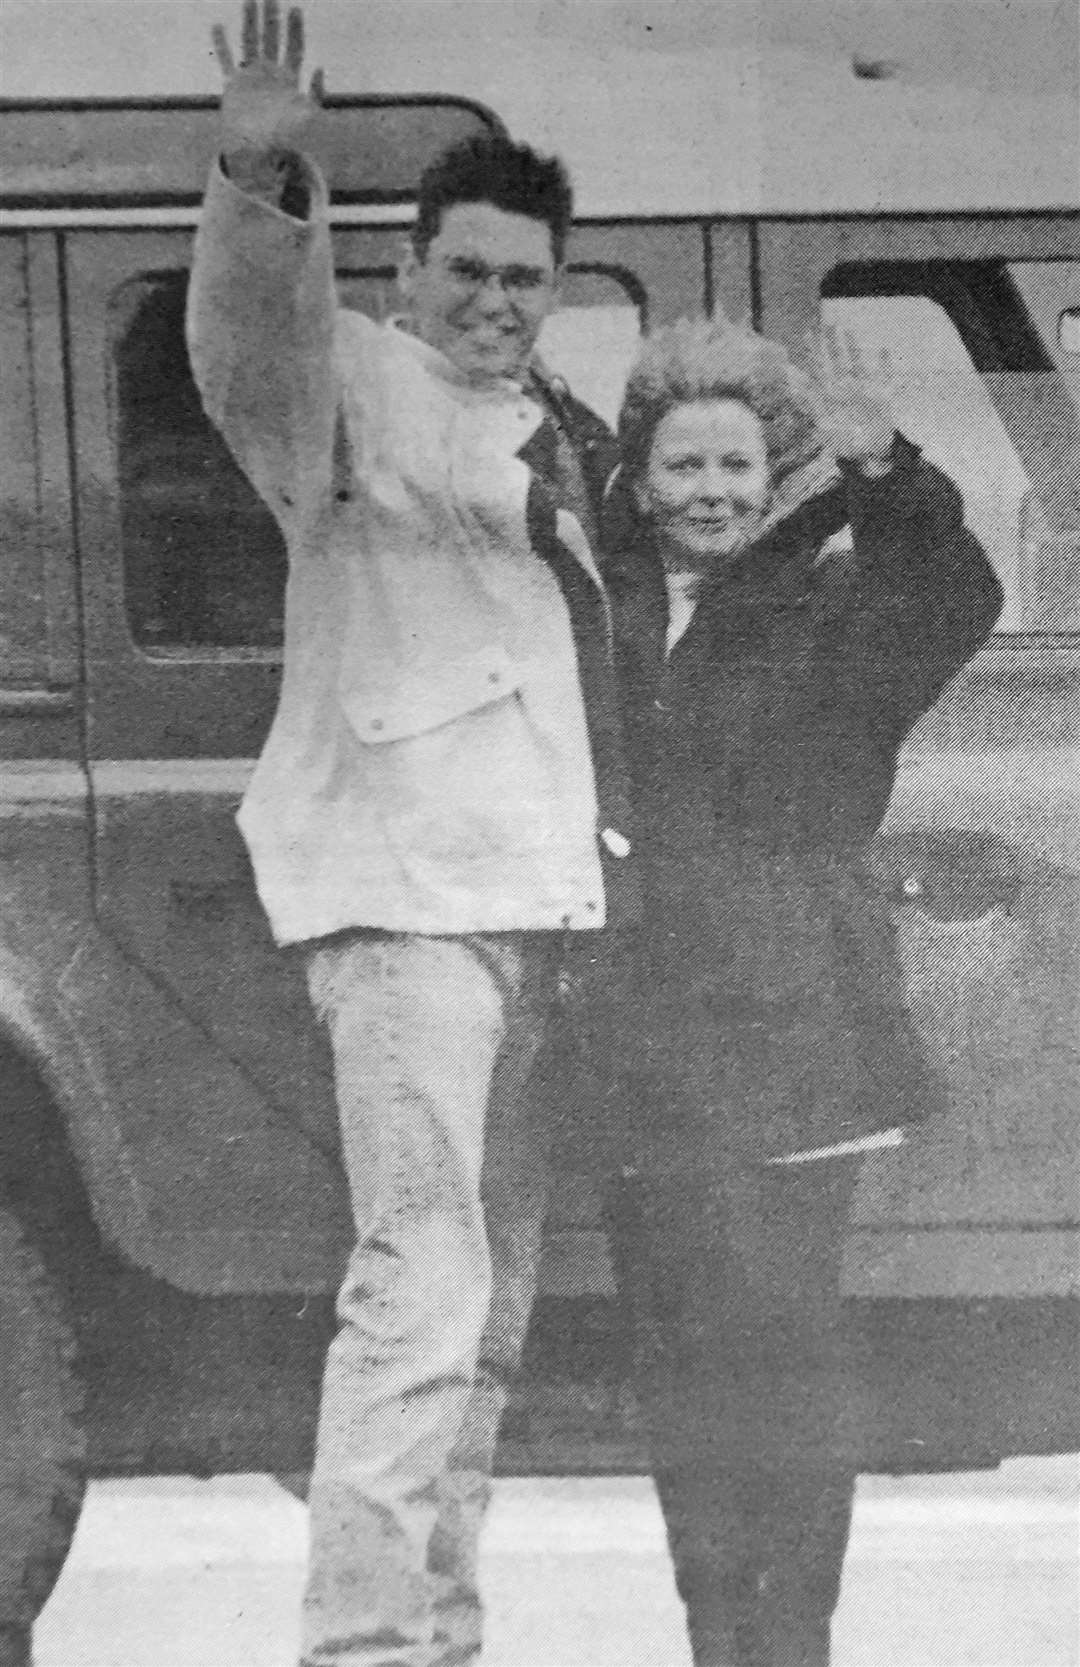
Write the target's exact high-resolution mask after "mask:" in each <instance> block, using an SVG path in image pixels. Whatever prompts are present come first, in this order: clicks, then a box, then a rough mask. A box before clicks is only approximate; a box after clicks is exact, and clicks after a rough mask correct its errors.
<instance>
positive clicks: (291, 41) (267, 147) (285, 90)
mask: <svg viewBox="0 0 1080 1667" xmlns="http://www.w3.org/2000/svg"><path fill="white" fill-rule="evenodd" d="M212 39H213V43H214V51H215V53H216V54H217V59H218V63H219V64H220V65H221V71H222V74H223V75H224V77H225V87H224V91H223V92H222V96H221V127H222V136H221V148H222V152H223V153H224V156H225V162H226V166H227V167H228V169H229V173H230V175H231V176H232V177H233V178H234V179H235V180H236V182H237V184H239V185H246V184H251V185H254V186H256V187H258V186H265V185H266V184H268V183H269V176H268V170H270V169H272V168H273V165H274V161H275V159H276V158H278V157H280V156H281V154H282V153H283V152H286V151H297V150H303V149H304V148H305V144H306V141H307V138H308V135H309V132H310V129H311V124H312V121H313V118H314V117H315V115H316V113H317V112H318V109H319V106H320V104H321V103H322V98H323V76H322V70H316V71H315V73H314V75H313V76H312V77H311V82H310V85H309V87H308V90H307V91H306V92H305V91H304V90H303V89H302V88H301V85H300V71H301V67H302V65H303V61H304V16H303V13H302V11H301V10H300V8H299V6H293V7H291V8H290V9H289V13H288V16H287V17H286V20H285V39H284V52H283V51H282V33H281V4H280V0H263V5H262V8H261V16H260V7H259V5H258V0H244V11H243V20H242V23H241V33H240V63H239V65H237V63H236V61H235V59H234V57H233V54H232V50H231V48H230V46H229V40H228V36H227V35H226V33H225V30H224V28H223V27H222V25H221V24H220V23H219V24H217V25H215V27H214V29H213V32H212Z"/></svg>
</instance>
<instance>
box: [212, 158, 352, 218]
mask: <svg viewBox="0 0 1080 1667" xmlns="http://www.w3.org/2000/svg"><path fill="white" fill-rule="evenodd" d="M274 176H275V184H274V187H273V189H272V191H271V190H270V189H268V190H267V191H266V192H263V191H262V190H249V189H245V187H243V186H242V185H239V184H237V183H236V182H235V181H234V180H233V179H232V178H231V177H230V175H229V169H228V164H227V163H226V161H225V158H224V156H219V157H218V158H217V161H216V163H215V165H214V168H213V169H212V171H211V176H210V185H211V190H215V188H216V190H217V191H218V192H221V193H223V194H225V195H227V196H232V197H234V199H235V198H240V199H241V200H242V201H243V203H244V204H245V205H250V206H251V207H252V208H254V209H255V210H262V211H264V212H265V213H267V214H271V215H273V216H275V217H276V218H280V219H284V220H289V221H294V222H295V221H299V222H300V223H301V224H303V223H305V222H309V221H312V220H315V219H318V218H320V217H321V216H323V215H325V213H326V209H327V205H328V194H327V190H326V182H325V180H324V179H323V176H322V174H321V172H320V171H319V169H318V167H317V166H316V164H315V163H314V162H312V161H311V160H310V159H309V158H308V157H306V156H304V155H303V154H302V153H301V152H300V151H281V152H280V153H279V154H278V156H277V158H276V160H275V164H274Z"/></svg>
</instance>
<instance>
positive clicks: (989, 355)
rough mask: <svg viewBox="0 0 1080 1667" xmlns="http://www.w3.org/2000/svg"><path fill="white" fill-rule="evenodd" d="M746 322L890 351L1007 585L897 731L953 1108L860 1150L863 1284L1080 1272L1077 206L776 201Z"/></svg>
mask: <svg viewBox="0 0 1080 1667" xmlns="http://www.w3.org/2000/svg"><path fill="white" fill-rule="evenodd" d="M757 284H758V289H759V294H760V300H761V323H762V328H763V329H764V331H765V332H766V333H767V334H769V335H776V336H780V337H782V338H784V339H786V340H787V341H788V342H789V344H790V345H791V346H792V347H793V349H794V350H795V351H796V352H797V351H799V349H800V346H801V344H802V342H803V339H804V335H805V332H806V331H808V330H814V329H817V328H818V327H819V326H820V324H821V321H822V320H823V319H824V320H825V321H826V322H828V323H830V324H835V325H837V326H839V327H840V328H841V329H843V330H845V331H849V332H851V334H852V335H853V336H854V338H855V339H856V341H858V342H859V344H860V345H861V347H862V348H863V350H864V354H865V357H866V358H867V360H868V362H869V363H870V364H871V366H873V365H878V364H880V365H882V366H883V368H884V369H885V370H887V371H888V372H889V375H890V379H891V394H892V398H893V404H894V411H895V415H896V421H897V426H898V427H899V428H900V429H901V430H902V431H903V432H904V433H906V434H907V435H908V436H909V437H910V438H911V439H913V440H914V441H916V442H917V443H918V444H919V445H920V446H921V447H922V448H923V450H924V451H925V454H926V455H927V457H928V458H929V459H930V460H931V461H933V462H935V463H937V464H939V465H940V467H942V468H943V469H944V470H945V471H946V472H947V473H948V474H949V475H950V476H951V477H952V478H953V479H954V480H955V481H956V483H957V484H958V485H959V487H960V488H961V490H962V492H963V494H964V498H965V503H966V508H967V516H968V522H969V525H970V526H971V527H972V529H973V530H974V532H975V533H976V534H977V535H978V537H979V538H980V539H981V541H982V542H983V544H984V546H985V548H986V549H987V551H988V553H989V555H990V558H991V560H992V561H993V562H994V564H995V566H996V568H997V571H998V574H999V576H1000V578H1001V581H1002V583H1003V585H1004V587H1005V592H1006V597H1007V602H1006V607H1005V612H1004V615H1003V617H1002V619H1001V622H1000V625H999V630H998V634H997V635H996V637H995V638H994V640H993V642H992V644H991V645H990V646H989V647H988V648H987V649H986V650H985V651H984V652H983V653H982V654H981V655H980V656H979V657H978V658H977V659H976V661H975V662H974V663H973V664H972V665H971V666H970V667H969V668H967V670H966V671H965V672H963V673H962V674H961V675H960V676H959V677H958V678H957V679H956V680H955V682H954V683H953V684H952V686H951V687H950V688H949V689H948V690H946V692H945V693H944V695H943V696H942V698H941V700H940V701H939V702H938V704H937V706H936V708H935V709H934V710H933V711H932V712H931V713H930V714H929V715H928V716H927V717H926V718H925V719H924V720H923V722H921V723H920V724H919V726H918V728H917V729H916V731H915V732H914V733H913V734H912V736H911V738H910V740H909V743H908V745H907V747H906V750H905V754H904V758H903V764H902V771H901V776H900V779H899V782H898V785H897V788H896V792H895V794H894V797H893V803H892V807H891V810H890V814H889V818H888V822H887V825H886V828H885V830H884V834H883V836H882V838H881V839H880V841H879V847H878V862H879V866H880V873H881V877H882V882H883V884H885V885H887V886H888V887H889V888H890V891H891V894H892V896H893V898H894V900H895V919H896V924H897V929H898V933H899V939H900V944H901V947H902V950H903V954H904V958H905V962H906V970H907V977H908V988H909V999H910V1003H911V1007H912V1011H913V1014H914V1016H915V1019H916V1021H917V1023H918V1025H919V1027H920V1029H921V1031H922V1034H923V1037H924V1040H925V1043H926V1046H927V1048H928V1050H929V1052H930V1054H931V1056H932V1058H933V1059H934V1060H935V1061H936V1062H937V1063H938V1065H939V1066H940V1067H941V1069H942V1070H943V1071H944V1073H945V1075H946V1078H947V1081H948V1084H949V1088H950V1099H951V1104H950V1109H949V1113H948V1115H947V1116H946V1117H943V1118H942V1120H941V1121H940V1122H938V1123H936V1124H932V1125H931V1126H929V1127H927V1128H926V1129H925V1130H924V1131H921V1132H920V1133H919V1134H918V1135H916V1136H915V1137H914V1138H913V1139H912V1140H911V1142H910V1144H909V1146H908V1147H907V1148H906V1149H905V1150H901V1151H898V1152H894V1153H888V1154H881V1155H878V1156H876V1157H875V1158H874V1160H873V1162H872V1164H871V1166H870V1167H869V1169H868V1171H867V1174H866V1177H865V1182H864V1185H863V1188H862V1193H861V1198H860V1202H859V1209H858V1215H857V1231H856V1232H855V1234H854V1236H853V1239H852V1243H851V1247H850V1260H849V1268H848V1272H849V1282H850V1288H851V1290H852V1291H853V1292H855V1293H860V1294H864V1295H873V1296H899V1297H928V1296H929V1297H950V1296H956V1297H978V1298H996V1297H1027V1296H1041V1297H1053V1296H1063V1295H1065V1294H1066V1293H1069V1292H1075V1291H1076V1290H1077V1287H1078V1284H1080V1255H1078V1250H1080V1234H1078V1231H1077V1228H1078V1223H1080V1208H1078V1206H1080V1198H1078V1187H1080V1123H1078V1120H1077V1117H1076V1107H1077V1101H1078V1088H1080V1072H1078V1065H1077V1039H1078V1034H1080V1032H1078V1025H1077V1020H1078V1017H1080V977H1078V962H1077V950H1078V933H1077V925H1078V921H1080V913H1078V903H1080V774H1078V770H1077V763H1078V758H1077V731H1076V724H1077V714H1078V711H1080V707H1078V700H1077V696H1078V693H1080V637H1078V635H1077V633H1080V354H1078V353H1077V351H1076V348H1077V346H1078V345H1080V343H1078V342H1077V340H1076V337H1075V329H1074V328H1073V327H1072V326H1071V325H1070V323H1069V321H1070V319H1073V320H1074V319H1075V318H1076V316H1077V311H1076V309H1077V308H1080V216H1077V215H1075V214H1060V215H1053V216H1046V217H1033V216H1024V217H1017V218H1015V219H1008V218H1000V219H999V218H994V219H989V218H988V219H971V218H962V219H959V218H958V219H948V218H940V217H934V218H930V219H925V220H922V219H918V218H906V219H902V220H895V221H877V220H869V219H858V220H850V221H845V220H835V221H819V220H812V221H806V220H804V221H799V220H783V221H775V222H769V223H765V224H763V225H762V226H761V227H760V229H759V268H758V273H757Z"/></svg>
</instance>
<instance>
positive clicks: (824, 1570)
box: [617, 1159, 857, 1667]
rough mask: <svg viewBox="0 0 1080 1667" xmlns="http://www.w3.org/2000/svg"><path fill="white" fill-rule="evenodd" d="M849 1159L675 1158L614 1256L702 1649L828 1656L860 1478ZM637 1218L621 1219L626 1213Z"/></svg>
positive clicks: (793, 1662)
mask: <svg viewBox="0 0 1080 1667" xmlns="http://www.w3.org/2000/svg"><path fill="white" fill-rule="evenodd" d="M856 1175H857V1164H856V1162H854V1161H852V1160H851V1159H843V1160H817V1161H813V1162H810V1163H804V1164H793V1165H786V1166H765V1165H748V1164H745V1163H735V1162H734V1161H732V1162H729V1163H728V1164H726V1165H717V1166H715V1168H714V1169H713V1173H712V1174H711V1175H708V1174H702V1173H701V1172H700V1170H699V1171H697V1172H694V1171H693V1170H692V1168H691V1166H690V1165H687V1166H686V1167H684V1166H683V1165H682V1164H679V1163H675V1164H673V1165H672V1166H671V1167H670V1168H665V1169H664V1170H663V1171H657V1170H655V1169H654V1170H652V1171H651V1172H650V1173H648V1174H646V1175H643V1176H642V1177H641V1178H640V1180H639V1181H637V1182H635V1183H633V1190H634V1192H635V1193H636V1198H634V1199H633V1200H632V1201H630V1208H629V1209H627V1208H625V1206H626V1204H627V1202H628V1201H627V1200H626V1199H624V1200H623V1205H624V1208H623V1209H622V1210H621V1212H620V1214H621V1216H622V1222H623V1226H622V1229H621V1230H620V1231H619V1232H618V1233H617V1239H618V1241H619V1243H620V1254H619V1257H618V1260H619V1261H620V1263H621V1264H622V1265H621V1274H622V1277H623V1279H624V1280H625V1281H626V1282H627V1284H628V1290H629V1291H630V1292H631V1293H632V1298H633V1300H634V1301H635V1302H636V1303H637V1305H638V1306H639V1309H640V1310H641V1315H640V1317H641V1319H643V1320H644V1322H645V1323H644V1326H643V1327H642V1330H643V1332H644V1334H645V1336H646V1337H647V1339H648V1342H647V1344H646V1346H645V1348H644V1350H643V1354H644V1360H643V1364H642V1370H641V1391H642V1396H643V1400H644V1405H645V1411H646V1416H647V1421H648V1427H649V1433H650V1439H651V1444H652V1452H653V1472H654V1476H655V1479H656V1486H657V1491H658V1493H659V1497H660V1503H661V1506H662V1508H663V1512H664V1518H665V1522H666V1525H667V1533H668V1541H669V1544H670V1547H671V1552H672V1558H673V1561H674V1565H675V1576H676V1583H677V1585H678V1589H679V1593H680V1595H681V1597H682V1599H683V1602H684V1604H685V1606H686V1615H687V1625H688V1630H689V1633H690V1640H691V1644H692V1647H693V1657H694V1663H695V1667H826V1664H827V1662H828V1660H829V1628H830V1622H831V1618H832V1614H833V1610H834V1609H835V1607H836V1602H837V1598H838V1596H839V1590H840V1577H841V1570H842V1566H843V1560H844V1552H845V1549H846V1546H847V1541H848V1534H849V1531H850V1527H851V1514H852V1503H853V1499H854V1492H855V1459H854V1453H855V1447H854V1436H855V1431H854V1427H853V1426H854V1420H855V1416H856V1414H855V1405H856V1403H855V1397H854V1394H853V1383H852V1377H853V1374H852V1372H851V1368H850V1360H849V1356H850V1347H849V1343H848V1338H847V1332H846V1326H845V1320H844V1309H843V1304H842V1302H841V1298H840V1262H841V1256H842V1249H843V1238H844V1231H845V1227H846V1224H847V1220H848V1214H849V1209H850V1205H851V1198H852V1192H853V1188H854V1184H855V1179H856ZM630 1222H632V1223H634V1226H633V1227H631V1229H630V1231H629V1232H628V1231H627V1224H628V1223H630Z"/></svg>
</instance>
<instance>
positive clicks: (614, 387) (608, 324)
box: [538, 261, 647, 427]
mask: <svg viewBox="0 0 1080 1667" xmlns="http://www.w3.org/2000/svg"><path fill="white" fill-rule="evenodd" d="M646 305H647V303H646V296H645V290H644V288H643V287H642V285H641V283H640V282H639V281H638V279H637V278H636V277H635V275H634V273H632V272H628V271H627V270H626V268H625V267H621V266H605V265H601V264H599V263H593V262H590V263H588V264H586V263H584V262H583V263H580V264H578V263H576V262H573V261H571V262H570V264H569V265H568V267H567V270H566V275H565V277H564V279H563V289H562V301H561V304H560V306H559V308H558V310H557V311H556V312H554V313H552V315H551V316H550V318H548V319H546V320H545V322H544V328H543V330H542V331H541V333H540V341H539V343H538V348H539V352H540V356H541V358H542V359H543V360H544V363H545V364H546V365H547V366H548V367H549V369H551V370H553V371H555V372H556V373H557V374H558V375H559V376H562V377H564V378H565V380H566V381H567V382H568V383H569V385H570V387H571V389H572V390H573V392H574V393H575V394H576V395H577V397H578V398H579V399H582V400H584V401H585V404H586V405H591V406H592V408H593V410H594V411H595V412H597V413H598V415H599V416H601V417H603V418H604V420H605V422H607V423H609V424H610V425H611V426H612V427H614V426H615V419H616V418H617V416H618V414H619V405H620V404H621V402H622V393H623V389H624V387H625V386H626V378H627V375H628V373H629V370H630V366H631V363H632V362H633V359H634V355H635V353H636V352H637V349H638V343H639V342H640V340H641V336H642V332H643V331H644V329H645V327H646Z"/></svg>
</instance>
